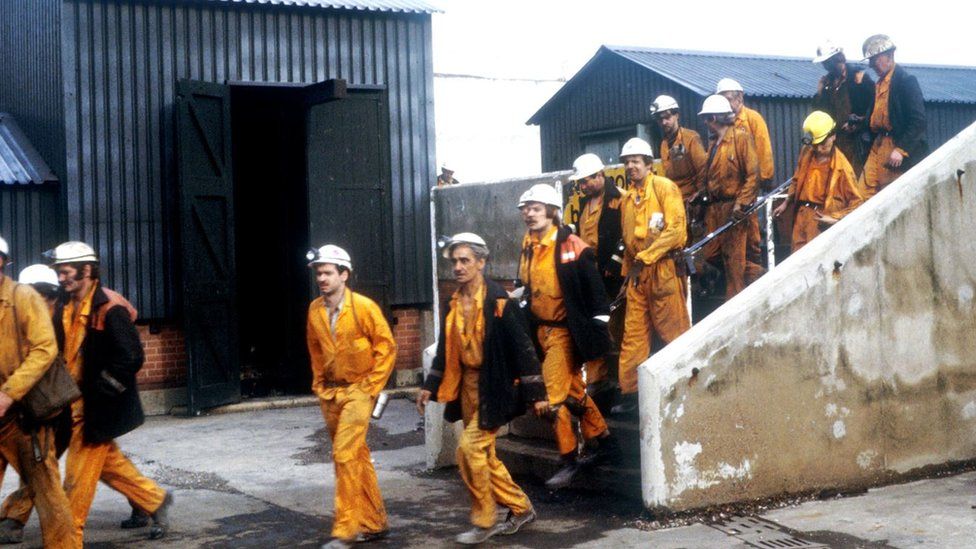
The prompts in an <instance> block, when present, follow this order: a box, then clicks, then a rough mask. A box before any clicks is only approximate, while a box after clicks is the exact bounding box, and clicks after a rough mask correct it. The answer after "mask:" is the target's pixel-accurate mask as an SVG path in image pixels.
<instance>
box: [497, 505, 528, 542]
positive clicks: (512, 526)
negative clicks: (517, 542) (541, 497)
mask: <svg viewBox="0 0 976 549" xmlns="http://www.w3.org/2000/svg"><path fill="white" fill-rule="evenodd" d="M535 519H536V514H535V508H532V509H529V510H528V511H526V512H524V513H522V514H521V515H516V514H515V513H513V512H512V511H509V512H508V517H507V518H506V519H505V522H503V523H502V526H503V527H504V528H503V529H502V530H501V531H500V532H498V533H499V534H501V535H503V536H510V535H512V534H514V533H516V532H518V531H519V529H520V528H522V527H523V526H525V525H526V524H528V523H530V522H532V521H533V520H535Z"/></svg>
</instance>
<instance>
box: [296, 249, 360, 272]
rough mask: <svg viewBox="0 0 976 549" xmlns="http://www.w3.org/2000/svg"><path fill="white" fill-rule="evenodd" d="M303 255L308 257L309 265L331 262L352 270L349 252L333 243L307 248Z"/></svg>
mask: <svg viewBox="0 0 976 549" xmlns="http://www.w3.org/2000/svg"><path fill="white" fill-rule="evenodd" d="M305 257H306V258H308V266H309V267H312V266H314V265H324V264H326V263H331V264H333V265H338V266H339V267H345V268H347V269H349V270H350V271H351V270H352V258H351V257H349V253H348V252H346V251H345V250H343V249H342V248H340V247H338V246H336V245H334V244H326V245H325V246H322V247H321V248H319V249H317V250H314V249H313V250H309V252H308V254H307V255H306V256H305Z"/></svg>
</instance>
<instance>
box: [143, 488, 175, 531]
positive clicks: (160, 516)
mask: <svg viewBox="0 0 976 549" xmlns="http://www.w3.org/2000/svg"><path fill="white" fill-rule="evenodd" d="M171 505H173V493H172V492H169V491H167V492H166V497H164V498H163V503H162V505H160V506H159V509H156V512H155V513H153V514H152V519H153V525H152V527H151V528H149V539H159V538H161V537H163V536H165V535H166V532H168V531H169V508H170V506H171Z"/></svg>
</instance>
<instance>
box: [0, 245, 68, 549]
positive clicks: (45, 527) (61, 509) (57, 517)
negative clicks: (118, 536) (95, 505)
mask: <svg viewBox="0 0 976 549" xmlns="http://www.w3.org/2000/svg"><path fill="white" fill-rule="evenodd" d="M9 263H10V248H9V246H8V245H7V241H6V240H4V239H3V238H0V378H2V385H0V456H2V459H0V461H2V462H3V463H2V465H3V467H2V468H0V478H2V474H3V470H4V469H6V466H7V464H8V463H9V464H10V465H12V466H13V467H14V469H16V470H17V473H18V474H19V475H20V477H21V478H22V479H23V480H24V481H25V482H26V484H27V485H28V486H29V487H30V489H31V490H32V492H33V493H34V494H35V496H34V497H35V499H36V500H37V511H38V513H37V514H38V516H39V517H40V520H41V537H42V538H43V540H44V547H48V548H51V547H55V548H62V547H64V548H69V547H70V548H74V547H81V543H80V542H76V540H75V537H74V535H73V529H72V525H71V508H70V507H69V504H68V498H67V497H66V496H65V493H64V490H63V489H62V487H61V477H60V475H59V474H58V460H57V458H56V457H55V456H54V429H53V428H52V427H51V426H50V425H38V426H36V427H35V428H34V429H32V431H33V433H32V432H31V431H28V430H25V427H24V425H23V424H22V422H21V421H19V420H18V419H17V418H16V417H15V412H14V411H11V409H10V408H11V406H13V405H14V404H15V403H16V402H17V401H19V400H21V399H22V398H24V396H26V395H27V393H28V392H29V391H30V390H31V389H32V388H33V387H34V385H35V384H36V383H37V382H38V381H39V380H40V379H41V377H42V376H43V375H44V373H45V372H46V371H47V368H48V367H49V366H50V365H51V362H52V361H53V360H54V358H55V357H56V356H57V352H58V347H57V342H56V340H55V335H54V328H53V327H52V325H51V314H50V311H49V310H48V308H47V305H46V304H45V303H44V300H43V299H42V298H41V296H39V295H38V294H37V292H35V291H34V290H33V288H31V287H30V286H27V285H19V284H17V283H15V282H14V281H13V280H11V279H10V278H9V277H8V276H6V275H5V274H4V273H3V270H4V268H5V267H6V266H7V265H8V264H9ZM35 455H38V456H39V458H36V457H35Z"/></svg>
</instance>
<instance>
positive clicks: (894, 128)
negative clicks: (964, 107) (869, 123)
mask: <svg viewBox="0 0 976 549" xmlns="http://www.w3.org/2000/svg"><path fill="white" fill-rule="evenodd" d="M893 70H894V71H895V72H894V74H892V75H891V90H890V91H889V93H888V117H889V119H890V120H891V139H892V140H893V141H894V142H895V146H896V147H898V148H899V149H902V150H903V151H905V152H907V153H908V157H907V158H905V160H904V162H902V165H901V171H908V169H909V168H911V167H912V166H914V165H915V164H918V163H919V162H921V161H922V159H923V158H925V157H926V156H928V154H929V144H928V140H927V139H926V137H925V127H926V121H925V100H924V98H923V97H922V88H920V87H919V86H918V80H917V79H916V78H915V77H914V76H912V75H910V74H908V72H906V71H905V69H903V68H902V67H901V65H895V68H894V69H893Z"/></svg>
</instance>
